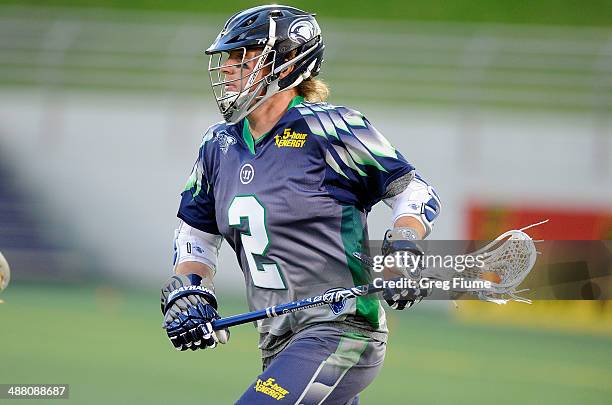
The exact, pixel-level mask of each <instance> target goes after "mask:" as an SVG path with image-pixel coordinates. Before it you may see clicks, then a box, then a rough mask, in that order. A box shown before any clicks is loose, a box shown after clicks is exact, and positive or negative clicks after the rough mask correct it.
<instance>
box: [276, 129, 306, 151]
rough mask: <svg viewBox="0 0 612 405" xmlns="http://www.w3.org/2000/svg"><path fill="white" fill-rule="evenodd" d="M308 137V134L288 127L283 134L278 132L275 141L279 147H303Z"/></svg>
mask: <svg viewBox="0 0 612 405" xmlns="http://www.w3.org/2000/svg"><path fill="white" fill-rule="evenodd" d="M307 137H308V134H300V133H297V132H295V131H291V128H287V129H285V130H284V131H283V134H282V135H278V134H277V135H276V136H275V137H274V143H275V144H276V146H278V147H279V148H301V147H303V146H304V144H305V143H306V138H307Z"/></svg>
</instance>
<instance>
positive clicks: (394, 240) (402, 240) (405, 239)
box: [381, 228, 423, 256]
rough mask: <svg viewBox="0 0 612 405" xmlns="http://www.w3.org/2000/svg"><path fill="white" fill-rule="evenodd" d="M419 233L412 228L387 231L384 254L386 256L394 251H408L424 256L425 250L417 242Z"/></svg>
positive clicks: (383, 245)
mask: <svg viewBox="0 0 612 405" xmlns="http://www.w3.org/2000/svg"><path fill="white" fill-rule="evenodd" d="M415 240H417V233H416V231H414V230H413V229H412V228H395V229H389V230H387V232H385V239H384V240H383V244H382V249H381V250H382V254H383V255H384V256H387V255H389V254H390V253H393V252H398V251H400V252H402V251H408V252H410V253H412V254H414V255H417V256H422V255H423V250H422V249H421V248H420V247H419V245H417V244H416V242H415Z"/></svg>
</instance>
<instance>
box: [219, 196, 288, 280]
mask: <svg viewBox="0 0 612 405" xmlns="http://www.w3.org/2000/svg"><path fill="white" fill-rule="evenodd" d="M227 216H228V219H229V225H230V226H231V227H240V226H244V225H245V222H244V221H245V220H246V231H245V230H244V229H243V230H241V232H240V238H241V240H242V246H243V247H244V251H245V254H246V259H247V263H248V265H249V272H250V273H251V278H252V279H253V284H255V285H256V286H257V287H261V288H270V289H275V290H284V289H286V288H287V287H286V286H285V282H284V281H283V277H282V275H281V273H280V269H279V267H278V265H277V264H276V263H274V262H273V261H272V260H270V259H267V258H266V257H265V254H266V252H267V251H268V245H269V244H270V239H269V238H268V230H267V229H266V209H265V208H264V206H263V205H262V204H261V203H260V202H259V200H258V199H257V198H256V197H255V196H254V195H239V196H236V197H234V199H233V200H232V203H231V204H230V206H229V209H228V212H227Z"/></svg>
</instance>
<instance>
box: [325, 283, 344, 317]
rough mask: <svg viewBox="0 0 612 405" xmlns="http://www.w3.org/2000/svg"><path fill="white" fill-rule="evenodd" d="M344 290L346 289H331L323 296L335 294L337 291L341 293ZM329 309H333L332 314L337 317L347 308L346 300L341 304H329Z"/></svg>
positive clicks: (340, 302)
mask: <svg viewBox="0 0 612 405" xmlns="http://www.w3.org/2000/svg"><path fill="white" fill-rule="evenodd" d="M341 290H344V288H331V289H329V290H327V291H325V292H324V293H323V295H325V294H329V293H333V292H335V291H341ZM328 305H329V307H330V308H331V310H332V312H333V313H334V314H336V315H338V314H340V313H341V312H342V311H344V307H345V306H346V299H345V298H344V299H342V301H339V302H330V303H328Z"/></svg>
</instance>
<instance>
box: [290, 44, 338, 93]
mask: <svg viewBox="0 0 612 405" xmlns="http://www.w3.org/2000/svg"><path fill="white" fill-rule="evenodd" d="M296 55H297V49H294V50H292V51H291V52H289V54H288V55H287V58H286V59H285V61H288V60H291V59H293V58H295V56H296ZM296 89H297V92H298V95H300V96H302V97H304V99H305V100H306V101H309V102H311V103H318V102H320V101H325V100H327V98H328V97H329V87H327V84H326V83H325V82H324V81H323V80H321V79H315V78H314V77H309V78H308V79H306V80H304V81H303V82H302V83H300V84H298V85H297V88H296Z"/></svg>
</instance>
